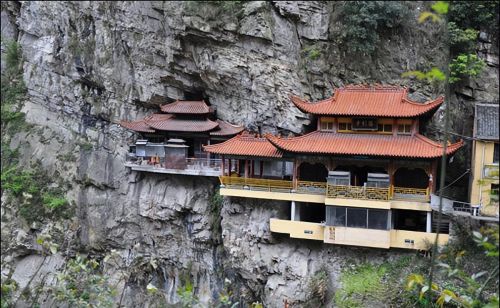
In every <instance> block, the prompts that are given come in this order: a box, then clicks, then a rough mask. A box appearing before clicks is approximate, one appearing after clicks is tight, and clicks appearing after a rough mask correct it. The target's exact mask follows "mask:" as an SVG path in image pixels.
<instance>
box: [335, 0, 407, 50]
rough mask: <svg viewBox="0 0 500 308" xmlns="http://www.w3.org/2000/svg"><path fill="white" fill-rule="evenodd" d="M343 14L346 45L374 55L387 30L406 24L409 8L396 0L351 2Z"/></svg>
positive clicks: (342, 37) (348, 2)
mask: <svg viewBox="0 0 500 308" xmlns="http://www.w3.org/2000/svg"><path fill="white" fill-rule="evenodd" d="M342 16H343V18H342V31H341V40H342V43H343V45H345V46H346V47H347V49H348V50H349V51H352V52H359V53H363V54H371V53H372V52H374V51H375V47H376V45H377V43H378V42H379V41H380V35H381V34H382V33H383V32H384V31H387V30H389V29H394V28H396V27H398V26H401V25H402V24H403V22H404V20H405V19H406V18H407V16H408V9H407V8H406V7H405V5H404V4H403V3H401V2H396V1H395V2H392V1H347V2H346V3H345V4H344V6H343V9H342Z"/></svg>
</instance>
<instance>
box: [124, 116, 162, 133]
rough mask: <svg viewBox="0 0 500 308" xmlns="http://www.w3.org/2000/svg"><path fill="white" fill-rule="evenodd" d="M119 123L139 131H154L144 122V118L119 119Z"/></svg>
mask: <svg viewBox="0 0 500 308" xmlns="http://www.w3.org/2000/svg"><path fill="white" fill-rule="evenodd" d="M120 125H121V126H123V127H125V128H128V129H130V130H133V131H136V132H140V133H154V132H155V130H154V129H152V128H151V127H149V125H147V124H146V123H144V119H142V120H139V121H134V122H128V121H120Z"/></svg>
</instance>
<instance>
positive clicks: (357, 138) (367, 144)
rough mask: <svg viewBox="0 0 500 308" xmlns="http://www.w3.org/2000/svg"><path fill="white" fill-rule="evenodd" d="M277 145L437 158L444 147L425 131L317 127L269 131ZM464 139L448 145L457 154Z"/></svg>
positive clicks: (301, 149) (305, 149)
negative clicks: (292, 132)
mask: <svg viewBox="0 0 500 308" xmlns="http://www.w3.org/2000/svg"><path fill="white" fill-rule="evenodd" d="M266 138H267V139H268V140H269V141H270V142H271V143H272V144H273V145H275V146H276V147H277V148H279V149H282V150H284V151H288V152H294V153H311V154H337V155H370V156H391V157H409V158H436V157H440V156H442V154H443V147H442V146H441V145H440V144H439V143H437V142H435V141H432V140H430V139H428V138H426V137H424V136H422V135H419V134H417V135H415V136H392V135H376V134H373V135H368V134H335V133H328V132H321V131H315V132H312V133H309V134H306V135H303V136H300V137H293V138H278V137H275V136H272V135H266ZM462 145H463V141H462V140H461V141H460V142H457V143H454V144H451V145H449V146H448V147H447V151H446V152H447V154H453V153H454V152H455V151H457V150H458V149H459V148H460V147H461V146H462Z"/></svg>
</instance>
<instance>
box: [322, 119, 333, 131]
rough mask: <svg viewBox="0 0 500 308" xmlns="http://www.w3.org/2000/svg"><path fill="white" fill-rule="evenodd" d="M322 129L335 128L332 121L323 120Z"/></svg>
mask: <svg viewBox="0 0 500 308" xmlns="http://www.w3.org/2000/svg"><path fill="white" fill-rule="evenodd" d="M320 129H321V130H333V122H332V121H321V122H320Z"/></svg>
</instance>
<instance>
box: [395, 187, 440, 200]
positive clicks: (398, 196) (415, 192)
mask: <svg viewBox="0 0 500 308" xmlns="http://www.w3.org/2000/svg"><path fill="white" fill-rule="evenodd" d="M391 197H392V199H394V200H415V201H429V200H430V194H429V188H408V187H395V186H391Z"/></svg>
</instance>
